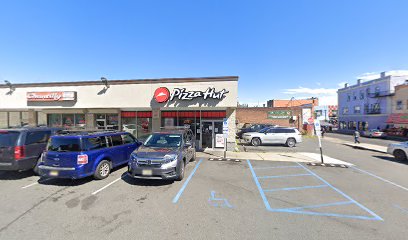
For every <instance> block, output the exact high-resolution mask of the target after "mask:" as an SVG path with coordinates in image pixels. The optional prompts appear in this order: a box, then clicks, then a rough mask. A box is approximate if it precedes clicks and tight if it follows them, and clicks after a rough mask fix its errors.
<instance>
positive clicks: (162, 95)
mask: <svg viewBox="0 0 408 240" xmlns="http://www.w3.org/2000/svg"><path fill="white" fill-rule="evenodd" d="M227 93H228V91H227V90H225V89H223V90H221V91H218V92H217V91H216V90H215V88H208V89H207V90H206V91H204V92H203V91H187V90H186V89H185V88H174V89H173V91H172V92H171V94H170V91H169V89H167V88H166V87H160V88H158V89H156V91H155V92H154V99H156V101H157V102H158V103H164V102H167V101H173V100H174V99H179V100H187V101H190V100H193V99H196V98H203V99H204V100H207V99H215V100H222V99H223V98H224V97H225V95H226V94H227Z"/></svg>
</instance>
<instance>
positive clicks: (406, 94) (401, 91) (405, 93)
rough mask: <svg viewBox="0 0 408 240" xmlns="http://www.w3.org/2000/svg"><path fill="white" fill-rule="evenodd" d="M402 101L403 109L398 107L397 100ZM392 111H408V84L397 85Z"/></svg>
mask: <svg viewBox="0 0 408 240" xmlns="http://www.w3.org/2000/svg"><path fill="white" fill-rule="evenodd" d="M398 100H400V101H402V109H400V110H398V109H397V101H398ZM392 113H408V85H399V86H397V87H395V95H394V96H393V97H392Z"/></svg>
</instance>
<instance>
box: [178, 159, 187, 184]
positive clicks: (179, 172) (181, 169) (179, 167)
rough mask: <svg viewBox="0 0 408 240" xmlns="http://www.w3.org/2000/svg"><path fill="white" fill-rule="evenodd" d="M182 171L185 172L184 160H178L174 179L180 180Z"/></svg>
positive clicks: (182, 174)
mask: <svg viewBox="0 0 408 240" xmlns="http://www.w3.org/2000/svg"><path fill="white" fill-rule="evenodd" d="M184 172H185V166H184V161H181V162H180V165H179V166H178V168H177V170H176V181H181V180H183V178H184Z"/></svg>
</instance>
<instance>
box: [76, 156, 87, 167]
mask: <svg viewBox="0 0 408 240" xmlns="http://www.w3.org/2000/svg"><path fill="white" fill-rule="evenodd" d="M87 163H88V155H86V154H82V155H78V157H77V164H78V165H80V164H87Z"/></svg>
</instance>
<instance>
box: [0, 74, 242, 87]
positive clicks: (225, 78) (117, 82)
mask: <svg viewBox="0 0 408 240" xmlns="http://www.w3.org/2000/svg"><path fill="white" fill-rule="evenodd" d="M238 78H239V77H238V76H220V77H196V78H156V79H126V80H108V83H109V85H123V84H146V83H180V82H209V81H213V82H215V81H238ZM12 85H13V87H18V88H24V87H43V86H84V85H104V83H102V81H100V80H97V81H77V82H73V81H71V82H43V83H16V84H12ZM0 88H9V86H8V85H6V84H0Z"/></svg>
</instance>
